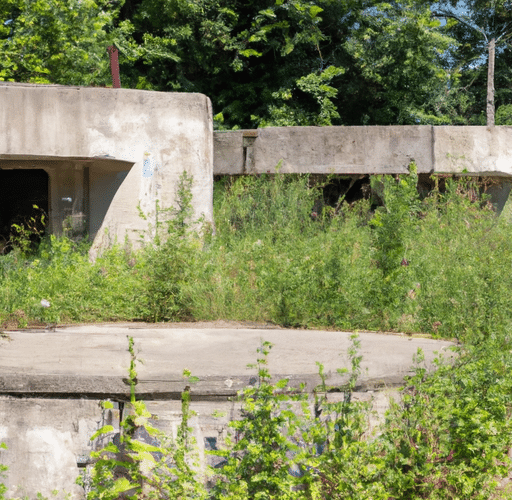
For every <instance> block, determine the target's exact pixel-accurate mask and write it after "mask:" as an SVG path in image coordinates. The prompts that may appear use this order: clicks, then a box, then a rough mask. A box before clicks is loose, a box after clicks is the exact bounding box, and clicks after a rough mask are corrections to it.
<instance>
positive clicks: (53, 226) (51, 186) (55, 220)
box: [45, 167, 62, 235]
mask: <svg viewBox="0 0 512 500" xmlns="http://www.w3.org/2000/svg"><path fill="white" fill-rule="evenodd" d="M57 170H58V169H57V168H54V167H46V168H45V171H46V173H47V174H48V190H49V193H48V226H49V227H48V231H49V233H50V234H57V235H58V234H61V233H62V216H61V213H60V210H59V207H60V203H59V189H58V176H57Z"/></svg>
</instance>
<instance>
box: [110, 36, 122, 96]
mask: <svg viewBox="0 0 512 500" xmlns="http://www.w3.org/2000/svg"><path fill="white" fill-rule="evenodd" d="M107 50H108V55H109V56H110V73H111V74H112V87H114V88H115V89H120V88H121V78H120V76H119V51H118V50H117V48H116V47H115V46H114V45H109V46H108V47H107Z"/></svg>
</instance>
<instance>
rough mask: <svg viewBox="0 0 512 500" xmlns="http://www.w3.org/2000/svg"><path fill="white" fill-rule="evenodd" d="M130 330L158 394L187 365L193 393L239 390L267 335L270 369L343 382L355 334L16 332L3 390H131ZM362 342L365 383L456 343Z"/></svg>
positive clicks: (2, 346) (0, 351)
mask: <svg viewBox="0 0 512 500" xmlns="http://www.w3.org/2000/svg"><path fill="white" fill-rule="evenodd" d="M127 335H130V336H132V337H133V338H134V341H135V346H136V349H137V351H138V353H139V354H138V356H139V357H140V359H142V360H144V364H143V365H140V366H139V369H138V371H139V380H140V383H139V386H138V388H137V389H138V392H139V393H141V394H145V395H152V397H158V394H162V395H163V396H164V397H167V396H168V395H169V394H170V393H173V392H180V391H181V390H182V389H183V379H182V373H183V370H184V369H189V370H191V372H192V373H193V374H194V375H196V376H198V377H200V378H201V379H202V381H203V383H199V384H197V385H196V386H194V387H193V388H192V394H196V395H198V396H200V395H210V394H217V395H223V396H227V395H233V394H236V391H237V390H238V389H240V388H242V387H244V386H246V385H247V384H248V383H249V382H250V379H251V377H253V376H254V370H253V371H250V370H248V369H247V365H248V364H250V363H254V362H255V360H256V356H257V353H256V350H257V348H258V347H259V346H260V343H261V340H262V339H263V340H265V341H269V342H271V343H272V344H274V348H273V349H272V350H271V354H270V356H269V369H270V371H271V373H273V374H275V375H278V376H291V377H292V378H301V379H302V380H304V378H308V377H310V381H311V383H313V382H315V381H317V382H316V383H318V381H319V379H318V378H317V377H316V373H317V371H318V370H317V366H316V362H317V361H319V362H321V363H323V364H324V365H325V371H326V372H327V373H328V374H329V376H328V380H329V383H332V384H336V383H341V382H342V379H341V378H339V376H338V375H337V373H336V370H337V368H341V367H344V366H349V364H348V359H347V356H346V353H347V351H348V348H349V347H350V345H351V341H350V334H349V333H345V332H330V331H317V330H286V329H257V328H254V329H253V328H251V329H243V328H242V329H230V328H224V329H223V328H216V329H215V328H212V329H208V328H202V329H194V328H154V327H151V326H146V327H142V326H136V325H127V326H126V325H125V326H117V325H116V326H109V325H104V326H92V325H88V326H73V327H68V328H62V329H57V331H55V332H46V331H33V332H27V331H15V332H9V337H10V339H11V340H1V341H0V393H1V394H20V393H27V392H31V393H32V394H48V393H52V394H58V393H64V394H69V393H73V392H75V391H76V390H77V389H79V390H80V391H81V392H83V393H86V394H89V395H90V396H93V395H94V394H98V395H101V396H103V395H105V394H106V393H108V392H111V393H112V394H117V395H122V394H125V395H128V394H129V388H128V386H127V385H126V384H125V383H124V382H123V381H122V379H123V378H125V377H126V374H127V370H128V367H129V354H128V351H127V346H128V342H127ZM359 340H360V341H361V354H362V356H363V362H362V367H363V372H362V376H361V379H360V386H361V387H366V388H375V387H382V386H387V385H397V384H400V383H401V381H402V380H403V377H404V376H405V375H407V374H408V373H409V372H410V367H411V364H412V358H413V355H414V354H415V353H416V351H417V349H418V347H420V348H421V349H422V350H423V351H424V353H425V356H426V360H427V363H430V362H431V360H432V359H433V358H434V356H435V355H434V352H435V351H439V350H441V349H446V348H447V347H448V346H450V345H451V344H450V342H447V341H439V340H432V339H426V338H410V337H407V336H400V335H382V334H376V333H360V334H359ZM102 380H103V381H104V382H105V384H107V385H105V386H104V387H102ZM88 381H89V382H88ZM110 384H111V385H110ZM310 388H311V389H312V388H313V387H311V386H310Z"/></svg>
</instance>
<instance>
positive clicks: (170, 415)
mask: <svg viewBox="0 0 512 500" xmlns="http://www.w3.org/2000/svg"><path fill="white" fill-rule="evenodd" d="M327 397H328V399H329V401H331V402H336V401H339V400H341V399H342V398H343V393H330V394H328V395H327ZM390 397H393V398H397V397H398V391H396V390H386V391H381V392H375V393H373V392H356V393H354V394H353V399H354V400H362V401H372V402H373V409H374V411H375V412H376V413H375V414H373V415H371V420H370V422H369V425H370V426H369V429H370V430H373V429H375V428H376V426H377V425H379V423H380V422H381V421H382V419H383V418H384V414H385V411H386V409H387V408H388V406H389V398H390ZM310 403H311V407H312V408H313V403H314V400H313V398H312V397H311V399H310ZM146 406H147V409H148V410H149V411H150V412H151V414H152V415H155V416H156V417H158V418H155V419H152V420H151V425H152V426H154V427H156V428H158V429H160V430H161V431H163V432H164V433H165V434H166V435H167V436H173V437H176V435H177V431H178V428H179V426H180V424H181V401H179V400H170V399H167V400H153V401H147V403H146ZM119 408H121V410H120V409H119ZM312 408H311V409H312ZM190 409H191V410H192V411H193V412H194V413H195V414H194V415H193V416H192V417H191V418H190V420H189V426H190V428H191V434H192V436H193V437H194V439H195V441H196V450H197V452H198V458H199V465H200V468H201V469H203V470H204V469H205V467H206V465H211V466H215V465H217V464H218V463H219V462H220V461H221V459H219V458H217V457H213V456H210V455H208V454H207V453H205V452H206V451H207V450H212V449H221V448H222V447H223V445H224V441H225V438H226V436H227V435H228V433H230V432H231V430H230V429H229V427H228V423H229V422H230V421H231V420H234V419H237V418H239V417H240V403H238V402H235V401H227V400H226V399H225V398H220V399H217V398H210V400H202V401H201V400H200V401H193V402H192V403H191V406H190ZM122 411H124V412H127V411H128V412H129V411H130V409H129V406H124V408H123V406H122V405H121V407H120V406H119V404H117V403H116V404H115V406H114V409H112V410H104V409H102V407H101V401H100V400H99V399H90V400H89V399H80V398H79V396H78V395H75V396H72V397H70V398H66V399H56V398H54V397H51V396H50V397H46V398H35V397H28V398H27V397H25V398H20V397H9V396H0V422H1V423H0V442H3V443H5V444H6V445H7V449H6V450H0V463H1V464H3V465H7V466H8V467H9V472H8V473H7V474H6V477H5V478H4V479H0V482H3V483H4V484H5V485H6V486H7V488H8V491H7V498H12V497H15V498H19V497H24V496H26V497H27V498H30V499H32V498H35V497H36V495H37V493H41V494H42V495H43V496H45V497H48V498H57V499H62V500H64V498H65V495H66V493H71V494H72V498H74V499H78V498H84V496H85V493H86V491H84V489H83V488H82V487H81V486H78V485H77V484H76V479H77V477H79V476H80V475H82V474H84V472H85V473H86V474H87V471H88V469H89V468H90V467H91V464H92V460H91V459H90V452H91V451H96V450H99V449H101V448H102V447H103V446H105V445H106V444H108V442H111V441H113V440H115V439H116V434H118V433H119V428H120V427H119V422H120V418H122V413H121V412H122ZM297 411H298V412H300V407H299V406H298V405H297ZM214 413H216V414H217V415H218V416H214ZM104 425H112V426H113V428H114V431H113V432H111V433H109V434H107V435H105V436H102V437H101V438H99V439H97V440H95V441H91V439H90V437H91V436H92V435H93V433H94V432H95V431H96V430H98V429H100V428H101V427H103V426H104ZM55 490H58V491H59V493H58V495H57V496H55V495H54V494H53V493H52V492H53V491H55Z"/></svg>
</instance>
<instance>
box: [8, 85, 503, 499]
mask: <svg viewBox="0 0 512 500" xmlns="http://www.w3.org/2000/svg"><path fill="white" fill-rule="evenodd" d="M412 160H414V161H415V162H416V163H417V165H418V171H419V173H420V174H421V175H425V176H429V175H430V174H432V173H447V174H462V173H465V172H467V173H469V174H471V175H475V176H488V177H491V178H493V179H494V180H495V184H494V186H492V187H491V191H490V194H491V195H492V197H493V202H494V203H495V204H496V207H497V208H498V210H500V209H501V208H502V207H503V205H504V203H505V201H506V199H507V197H508V193H509V191H510V188H511V186H512V184H511V179H512V127H493V128H487V127H430V126H411V127H324V128H319V127H283V128H268V129H261V130H239V131H232V132H215V133H214V132H213V129H212V112H211V106H210V101H209V99H208V98H207V97H206V96H204V95H199V94H182V93H176V94H174V93H169V94H168V93H160V92H147V91H139V90H127V89H98V88H79V87H61V86H46V85H27V84H8V83H4V82H0V243H1V240H2V239H5V238H8V237H9V231H10V227H11V224H12V223H19V222H23V221H25V220H27V219H31V218H34V219H38V218H39V217H40V216H41V215H42V214H45V216H46V218H47V223H48V226H47V228H46V230H47V231H48V232H51V233H57V234H58V233H60V232H61V231H62V229H63V227H65V228H67V229H68V230H71V231H73V232H76V233H82V232H83V233H87V234H89V236H90V237H91V238H94V243H93V247H92V255H93V256H94V255H96V254H97V252H99V251H100V250H101V248H102V247H105V246H106V245H109V244H111V243H112V242H113V241H115V240H117V241H119V242H124V241H125V239H127V240H128V241H130V242H132V243H136V242H137V241H138V240H139V238H140V237H141V234H145V235H148V234H149V231H150V228H151V224H152V223H154V211H155V206H156V202H157V201H159V203H160V204H161V206H163V207H170V206H172V205H174V203H175V195H176V185H177V181H178V178H179V176H180V174H181V173H182V172H183V171H185V172H187V173H188V174H189V175H191V176H193V179H194V183H193V188H192V195H193V200H192V204H193V207H194V210H195V215H196V216H201V215H202V216H203V217H204V219H205V220H206V221H211V220H212V218H213V214H212V211H213V208H212V193H213V176H214V174H216V175H246V174H259V173H274V172H275V171H276V167H278V168H279V171H280V172H283V173H305V172H310V173H313V174H319V175H325V174H337V175H339V176H342V178H343V179H344V181H346V183H347V187H348V189H349V190H350V189H352V188H354V187H357V183H360V182H361V181H363V180H364V179H365V178H366V177H367V176H368V175H373V174H400V173H405V172H407V167H408V165H409V163H410V162H411V161H412ZM34 205H35V206H36V207H37V208H34ZM138 207H140V209H141V210H142V211H143V212H144V213H145V214H146V215H147V216H148V217H147V218H146V219H143V218H141V217H140V216H139V212H138ZM112 328H113V329H114V330H115V331H109V330H108V328H107V329H106V330H105V329H96V330H94V331H93V330H92V328H91V327H83V328H81V327H76V328H75V327H73V328H68V329H59V330H58V331H57V332H56V333H50V332H45V336H44V337H43V335H42V332H16V334H13V336H12V339H11V340H7V339H6V338H3V337H0V442H2V441H5V442H6V443H7V444H8V446H9V450H8V452H2V458H1V460H2V462H3V463H6V464H8V465H9V466H10V468H11V474H10V476H9V479H8V482H7V483H6V484H7V486H8V488H9V494H10V495H14V494H20V495H24V494H27V495H29V497H34V496H35V494H36V493H37V492H38V491H40V492H42V493H43V494H44V495H48V496H50V492H51V490H52V489H53V488H55V487H57V488H62V489H66V490H67V491H69V492H72V493H75V494H76V495H77V496H80V495H83V491H81V490H80V489H79V488H78V487H77V486H76V485H74V480H75V477H76V475H77V473H78V472H79V470H80V469H83V468H85V467H86V466H87V461H88V456H89V452H90V451H91V450H92V449H93V443H91V442H90V440H89V437H90V435H91V434H92V433H93V432H94V431H95V430H97V429H98V427H99V426H101V425H102V424H103V423H105V421H109V422H111V423H112V425H113V426H114V427H116V426H117V427H118V426H119V420H120V418H121V414H122V402H123V401H126V399H127V395H128V393H129V389H128V388H127V386H126V383H125V382H123V379H124V378H125V377H126V368H127V366H128V365H129V362H128V360H127V358H126V350H125V344H124V343H125V340H126V334H127V332H126V331H124V330H123V329H120V331H118V330H117V328H118V327H112ZM133 333H135V335H134V336H135V337H138V340H140V342H141V343H142V342H143V347H144V350H143V358H144V359H146V361H147V366H148V368H147V370H146V372H144V371H143V370H141V377H140V380H141V382H140V387H141V388H142V389H143V390H142V394H141V395H142V396H143V397H144V398H145V399H147V400H149V401H150V405H149V407H150V409H151V411H154V412H155V413H157V414H160V416H161V417H163V418H162V420H161V422H162V427H163V428H164V429H166V430H170V431H173V429H175V428H176V425H177V422H178V421H179V401H178V400H179V391H181V390H182V382H183V381H182V379H181V370H180V369H181V368H183V367H188V368H193V373H194V375H198V376H200V378H201V382H200V383H199V384H198V386H196V387H197V389H196V390H195V391H194V393H193V395H194V396H195V400H194V406H195V409H196V410H197V411H198V413H199V415H198V417H197V419H195V420H194V422H193V424H192V425H193V426H194V429H195V434H196V437H197V438H198V443H199V444H200V446H201V447H202V449H204V448H205V447H207V444H208V443H209V442H210V441H209V440H213V439H214V438H215V436H217V435H220V434H222V433H224V432H225V425H226V420H221V421H219V420H214V419H213V418H212V417H211V412H212V411H213V410H215V409H225V410H226V411H227V412H228V414H231V413H233V414H234V413H236V408H234V405H233V403H231V402H229V401H227V400H226V399H227V398H228V397H230V396H234V395H235V394H236V391H237V390H238V389H241V388H242V387H244V386H245V385H247V384H250V383H251V378H250V377H251V376H250V375H249V374H247V372H245V371H242V370H245V365H244V363H243V360H244V357H243V356H242V355H241V353H242V354H244V353H245V354H247V352H249V353H250V355H251V358H250V361H253V354H254V352H255V347H256V346H257V345H258V343H257V342H258V338H261V337H263V336H264V337H265V338H266V339H268V340H272V341H273V340H274V339H273V338H270V332H269V331H267V330H265V331H263V332H259V331H258V332H257V335H256V336H255V335H252V334H251V332H246V331H244V332H243V335H239V336H238V333H235V334H233V335H232V336H233V338H235V337H236V340H233V338H230V337H229V336H226V334H225V332H222V331H219V332H217V331H212V332H208V334H205V333H204V332H196V334H195V335H194V336H192V335H191V334H190V332H189V331H177V332H175V336H174V337H172V335H171V333H169V332H163V333H162V330H155V331H152V330H151V329H149V330H148V329H146V330H142V329H139V330H137V331H136V332H130V334H133ZM332 333H334V332H325V341H324V343H325V345H326V351H328V350H332V343H333V341H332V338H331V337H330V336H329V335H330V334H332ZM338 333H339V332H336V335H338ZM52 335H53V336H52ZM273 335H274V336H275V338H276V339H282V338H283V333H282V332H281V331H279V332H274V333H273ZM297 335H298V334H297V332H296V331H294V332H293V339H289V340H288V342H287V343H286V346H285V347H286V349H288V351H284V352H285V353H284V354H280V355H278V357H277V358H276V359H277V360H278V363H280V365H279V368H280V369H281V370H282V372H281V373H283V372H286V376H290V377H291V378H295V380H297V379H299V380H301V381H302V380H303V378H302V376H304V375H305V376H307V377H309V379H310V380H311V384H310V386H309V387H310V389H311V388H312V387H314V386H315V384H317V383H318V380H317V379H314V378H311V377H312V376H311V373H312V372H311V370H310V369H309V368H307V369H306V368H303V367H302V366H303V365H304V366H305V364H304V355H305V354H306V351H307V350H308V349H309V350H310V351H311V350H312V348H311V347H310V346H316V347H317V348H318V345H319V344H320V343H319V341H318V336H319V333H318V332H315V339H314V340H309V339H307V338H306V340H307V344H306V345H307V346H308V347H307V348H306V347H305V344H304V343H303V344H302V345H300V343H298V342H297ZM303 335H304V337H306V336H307V332H306V333H303ZM208 336H209V337H211V339H212V342H213V341H214V342H215V343H216V345H217V346H219V345H221V346H223V345H224V347H223V348H222V349H220V352H221V355H219V356H218V359H215V355H214V354H212V352H213V351H212V349H211V346H210V347H209V346H208V345H207V344H206V347H205V339H206V337H208ZM226 338H227V339H228V340H223V339H226ZM248 339H249V340H250V341H251V342H250V345H248V344H247V343H248ZM388 340H389V339H388ZM391 340H392V342H391V344H393V345H391V347H390V348H389V352H390V355H389V356H388V355H383V354H382V353H383V350H382V345H381V342H383V341H382V340H379V342H378V343H377V344H371V342H372V340H371V338H370V336H368V338H366V339H365V342H368V345H370V347H369V348H368V352H365V353H364V355H365V356H369V354H370V353H371V352H372V351H374V352H375V353H376V355H377V358H378V359H377V361H376V362H375V363H374V364H373V365H372V366H371V367H370V368H371V369H372V370H373V373H370V375H371V376H369V379H368V380H367V381H366V382H365V384H366V385H364V386H362V387H360V388H359V389H360V390H361V391H363V392H364V391H367V390H368V389H370V390H376V391H377V390H378V389H379V388H381V387H383V386H387V387H390V386H391V387H393V386H396V385H398V384H400V383H401V381H402V379H403V376H404V374H406V373H407V372H408V369H409V367H410V364H409V361H410V360H411V358H412V354H413V352H415V350H416V346H417V345H416V340H415V341H414V343H413V342H410V343H409V342H408V341H407V340H406V339H405V338H404V339H399V338H398V339H397V338H395V339H391ZM187 341H189V343H187ZM38 342H39V343H38ZM222 342H224V343H225V344H222ZM243 342H245V343H246V344H247V345H243V344H242V343H243ZM397 342H400V343H401V344H403V345H406V346H407V349H408V350H407V352H406V355H407V356H406V359H405V360H404V359H402V360H397V357H396V355H397V347H396V345H397ZM418 342H419V340H418ZM421 342H423V341H421ZM423 343H424V344H425V345H423V344H422V347H423V348H424V349H428V350H429V352H428V354H429V356H428V359H430V360H431V359H432V358H433V353H434V350H435V349H436V348H437V347H439V345H443V343H439V342H434V341H425V342H423ZM237 345H238V346H239V348H238V350H236V347H237ZM28 346H32V348H33V349H35V350H33V351H32V353H33V354H32V355H28V354H27V352H28ZM34 346H36V348H34ZM180 346H181V350H180V349H178V348H177V347H180ZM371 346H373V347H371ZM228 347H229V348H228ZM201 349H203V350H202V351H201ZM234 351H235V352H234ZM409 351H410V352H409ZM34 353H35V354H34ZM176 353H177V354H176ZM336 355H337V354H336ZM172 356H175V358H174V359H173V362H170V361H169V360H170V358H171V357H172ZM404 356H405V354H404ZM365 359H366V358H365ZM316 360H317V361H323V359H322V358H321V357H319V358H317V359H316ZM215 361H217V365H216V366H217V369H218V371H217V372H215V373H213V374H212V371H211V370H212V366H214V365H215V363H214V362H215ZM292 361H293V362H296V363H295V364H293V365H291V364H290V363H291V362H292ZM185 362H186V363H189V362H190V363H192V362H196V363H199V365H198V367H197V368H195V367H194V366H190V365H184V366H181V365H180V363H185ZM236 363H238V364H236ZM240 363H241V364H240ZM235 365H236V366H235ZM313 367H314V363H313ZM194 368H195V369H194ZM335 368H336V367H333V369H334V370H335ZM304 370H307V371H304ZM274 373H276V372H274ZM277 373H279V372H277ZM333 373H336V372H335V371H334V372H333ZM299 376H300V377H299ZM331 382H332V383H333V384H336V383H339V380H332V381H331V380H329V383H331ZM363 396H364V394H363ZM104 398H110V399H112V400H115V401H116V402H117V403H118V405H117V408H115V409H114V410H112V411H111V412H103V411H102V409H101V408H100V406H99V404H98V403H99V400H101V399H104ZM376 398H378V395H376ZM107 413H108V414H107Z"/></svg>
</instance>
